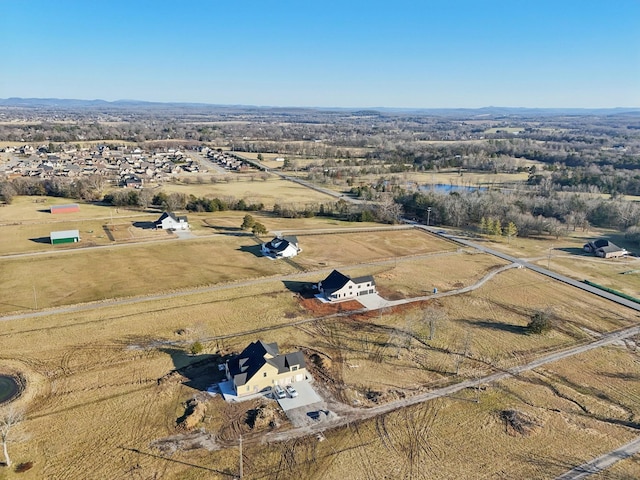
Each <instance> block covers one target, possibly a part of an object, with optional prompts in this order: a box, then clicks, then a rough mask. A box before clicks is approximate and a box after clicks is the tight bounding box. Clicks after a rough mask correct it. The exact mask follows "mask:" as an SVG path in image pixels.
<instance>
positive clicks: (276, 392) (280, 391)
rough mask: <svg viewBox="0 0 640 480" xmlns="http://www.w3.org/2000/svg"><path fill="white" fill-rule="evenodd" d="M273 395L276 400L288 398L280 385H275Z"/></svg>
mask: <svg viewBox="0 0 640 480" xmlns="http://www.w3.org/2000/svg"><path fill="white" fill-rule="evenodd" d="M273 394H274V395H275V397H276V398H287V394H286V392H285V391H284V388H282V387H281V386H280V385H274V387H273Z"/></svg>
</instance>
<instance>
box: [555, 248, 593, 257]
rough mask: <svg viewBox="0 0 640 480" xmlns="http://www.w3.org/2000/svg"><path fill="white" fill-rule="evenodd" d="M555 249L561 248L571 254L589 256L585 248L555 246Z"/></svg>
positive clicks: (560, 249)
mask: <svg viewBox="0 0 640 480" xmlns="http://www.w3.org/2000/svg"><path fill="white" fill-rule="evenodd" d="M554 250H559V251H561V252H564V253H568V254H569V255H580V256H582V257H585V256H587V254H586V252H585V251H584V249H583V248H577V247H564V248H555V249H554Z"/></svg>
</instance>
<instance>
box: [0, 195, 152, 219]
mask: <svg viewBox="0 0 640 480" xmlns="http://www.w3.org/2000/svg"><path fill="white" fill-rule="evenodd" d="M68 203H77V204H78V205H80V211H79V212H73V213H60V214H55V215H52V214H51V213H50V212H49V208H50V207H51V205H64V204H68ZM136 213H140V212H133V211H130V210H126V209H124V208H122V207H119V208H116V207H110V206H107V205H94V204H90V203H83V202H81V201H78V200H74V199H71V198H60V197H46V196H42V197H31V196H16V197H14V198H13V201H12V202H11V205H6V206H4V207H2V208H0V225H1V224H12V223H20V222H22V223H29V222H58V221H74V220H79V219H107V218H111V217H112V216H113V217H114V218H126V217H127V216H131V215H135V214H136Z"/></svg>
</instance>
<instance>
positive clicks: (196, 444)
mask: <svg viewBox="0 0 640 480" xmlns="http://www.w3.org/2000/svg"><path fill="white" fill-rule="evenodd" d="M150 447H151V448H155V449H157V450H159V451H160V452H162V453H163V454H165V455H173V454H174V453H176V452H177V451H178V450H180V451H187V450H197V449H199V448H204V449H206V450H208V451H210V452H212V451H213V450H218V449H219V448H220V446H219V445H218V444H217V443H216V439H215V436H214V435H212V434H210V433H207V432H205V431H203V430H200V431H197V432H191V433H181V434H179V435H172V436H170V437H166V438H161V439H159V440H155V441H153V442H151V444H150Z"/></svg>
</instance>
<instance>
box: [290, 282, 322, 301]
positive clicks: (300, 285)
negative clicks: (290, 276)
mask: <svg viewBox="0 0 640 480" xmlns="http://www.w3.org/2000/svg"><path fill="white" fill-rule="evenodd" d="M282 283H283V284H284V286H285V288H286V289H287V290H289V291H290V292H293V293H297V294H298V295H300V296H302V298H313V297H314V296H315V294H316V293H318V289H317V283H313V282H298V281H295V280H283V281H282Z"/></svg>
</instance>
